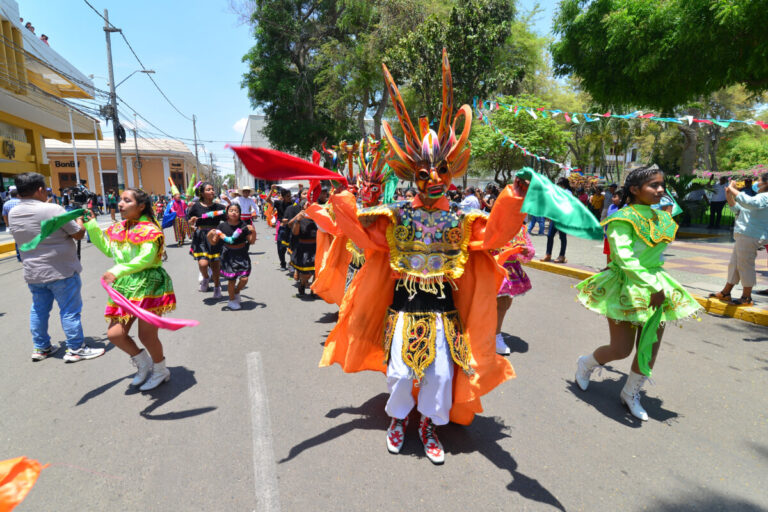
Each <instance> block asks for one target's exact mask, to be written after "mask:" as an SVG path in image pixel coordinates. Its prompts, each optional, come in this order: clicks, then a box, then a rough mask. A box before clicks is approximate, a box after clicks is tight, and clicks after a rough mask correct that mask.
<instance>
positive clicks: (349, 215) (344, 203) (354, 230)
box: [331, 190, 389, 251]
mask: <svg viewBox="0 0 768 512" xmlns="http://www.w3.org/2000/svg"><path fill="white" fill-rule="evenodd" d="M331 204H332V205H333V212H334V214H335V215H336V224H337V225H338V227H339V229H340V230H341V231H342V233H344V234H345V235H346V236H347V237H349V239H350V240H352V241H353V242H354V243H355V244H356V245H357V246H358V247H360V248H361V249H363V250H373V251H387V250H389V246H388V245H387V236H386V233H387V227H388V225H389V219H388V218H387V217H385V216H379V218H377V219H376V220H375V221H374V223H373V224H371V225H370V226H368V227H363V225H362V224H361V223H360V219H359V218H358V216H357V201H355V196H353V195H352V194H351V193H350V192H347V191H346V190H345V191H344V192H340V193H338V194H335V195H334V196H333V197H331Z"/></svg>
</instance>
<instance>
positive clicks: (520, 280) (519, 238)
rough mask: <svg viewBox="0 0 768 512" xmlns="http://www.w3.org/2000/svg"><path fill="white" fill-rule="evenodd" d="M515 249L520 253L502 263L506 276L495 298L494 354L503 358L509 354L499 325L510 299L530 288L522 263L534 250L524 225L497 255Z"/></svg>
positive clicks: (530, 258)
mask: <svg viewBox="0 0 768 512" xmlns="http://www.w3.org/2000/svg"><path fill="white" fill-rule="evenodd" d="M516 247H519V248H520V252H519V253H517V254H514V255H513V256H512V257H510V258H508V259H507V260H506V261H505V262H504V263H503V267H504V269H505V270H506V271H507V276H506V277H505V278H504V281H503V282H502V283H501V288H499V294H498V295H497V296H496V353H497V354H501V355H503V356H506V355H509V354H510V353H511V351H510V350H509V347H508V346H507V344H506V343H504V337H503V336H502V335H501V324H502V323H504V316H505V315H506V314H507V311H508V310H509V307H510V306H511V305H512V297H514V296H516V295H523V294H524V293H525V292H527V291H528V290H530V289H531V288H532V286H531V280H530V279H529V278H528V274H526V273H525V270H523V266H522V263H527V262H529V261H531V260H532V259H533V257H534V255H535V254H536V249H534V247H533V243H532V242H531V239H530V237H529V236H528V230H527V229H526V228H525V224H523V226H522V227H521V228H520V231H518V233H517V235H515V237H514V238H513V239H512V241H511V242H510V243H509V244H507V245H506V247H504V249H502V250H501V251H500V252H499V253H500V254H503V252H504V250H506V249H514V248H516Z"/></svg>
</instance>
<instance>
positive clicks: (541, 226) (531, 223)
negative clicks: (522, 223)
mask: <svg viewBox="0 0 768 512" xmlns="http://www.w3.org/2000/svg"><path fill="white" fill-rule="evenodd" d="M536 224H538V225H539V234H542V233H544V217H534V216H533V215H529V216H528V233H530V234H531V235H532V234H533V228H534V227H535V226H536Z"/></svg>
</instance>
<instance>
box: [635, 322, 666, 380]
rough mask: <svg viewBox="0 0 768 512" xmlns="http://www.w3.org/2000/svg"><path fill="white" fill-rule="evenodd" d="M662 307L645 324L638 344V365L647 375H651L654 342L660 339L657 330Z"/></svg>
mask: <svg viewBox="0 0 768 512" xmlns="http://www.w3.org/2000/svg"><path fill="white" fill-rule="evenodd" d="M661 313H662V310H661V308H660V307H658V308H656V311H654V312H653V314H652V315H651V317H650V318H649V319H648V320H647V321H646V322H645V324H644V325H643V331H642V333H641V334H640V341H639V342H638V344H637V366H638V367H639V368H640V371H641V372H642V374H643V375H645V376H646V377H650V376H651V367H650V366H649V363H650V362H651V357H652V356H653V344H654V343H656V342H657V341H659V339H658V337H657V336H656V332H657V331H658V330H659V325H660V324H661Z"/></svg>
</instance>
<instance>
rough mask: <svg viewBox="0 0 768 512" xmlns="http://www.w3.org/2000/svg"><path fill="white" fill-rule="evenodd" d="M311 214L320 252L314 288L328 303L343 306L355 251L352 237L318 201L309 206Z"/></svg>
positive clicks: (316, 264)
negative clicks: (350, 245) (350, 247)
mask: <svg viewBox="0 0 768 512" xmlns="http://www.w3.org/2000/svg"><path fill="white" fill-rule="evenodd" d="M307 216H308V217H309V218H310V219H312V220H313V221H315V223H316V224H317V227H318V228H320V230H318V232H317V252H316V253H315V280H314V282H313V283H312V286H311V288H312V291H313V292H314V293H315V294H316V295H318V296H319V297H320V298H322V299H323V300H324V301H325V302H327V303H328V304H336V305H337V306H341V301H342V299H343V298H344V286H345V285H346V281H347V268H348V267H349V262H350V261H352V255H351V254H350V252H349V251H348V250H347V240H348V238H347V237H346V236H344V233H343V232H342V231H341V230H340V229H339V227H338V224H337V223H336V220H335V219H334V218H333V217H332V216H331V214H330V212H329V211H328V209H327V208H323V207H322V206H320V205H318V204H312V205H309V206H308V207H307Z"/></svg>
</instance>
